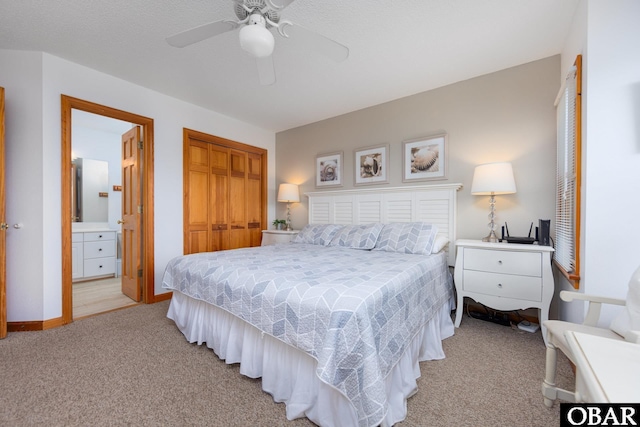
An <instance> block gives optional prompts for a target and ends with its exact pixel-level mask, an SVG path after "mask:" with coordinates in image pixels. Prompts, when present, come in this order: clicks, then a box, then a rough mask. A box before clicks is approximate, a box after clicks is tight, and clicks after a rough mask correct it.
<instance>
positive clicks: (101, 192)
mask: <svg viewBox="0 0 640 427" xmlns="http://www.w3.org/2000/svg"><path fill="white" fill-rule="evenodd" d="M71 171H72V173H71V180H72V182H71V200H72V203H71V204H72V209H71V210H72V212H71V217H72V220H73V221H74V222H107V221H108V219H109V163H108V162H106V161H104V160H93V159H81V158H79V159H75V160H73V162H72V165H71Z"/></svg>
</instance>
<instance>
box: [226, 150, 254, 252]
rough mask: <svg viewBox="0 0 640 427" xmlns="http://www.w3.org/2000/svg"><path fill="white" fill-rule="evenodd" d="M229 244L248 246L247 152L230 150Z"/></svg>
mask: <svg viewBox="0 0 640 427" xmlns="http://www.w3.org/2000/svg"><path fill="white" fill-rule="evenodd" d="M229 172H230V174H229V175H230V177H229V224H230V226H231V230H230V232H229V246H230V247H231V249H236V248H244V247H247V246H250V243H251V242H250V240H249V233H248V228H247V153H246V152H243V151H238V150H231V161H230V162H229Z"/></svg>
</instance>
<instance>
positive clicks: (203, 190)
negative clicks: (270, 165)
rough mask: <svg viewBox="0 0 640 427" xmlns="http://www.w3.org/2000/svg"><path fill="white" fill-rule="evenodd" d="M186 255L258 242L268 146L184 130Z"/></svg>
mask: <svg viewBox="0 0 640 427" xmlns="http://www.w3.org/2000/svg"><path fill="white" fill-rule="evenodd" d="M183 147H184V149H183V156H184V163H183V168H184V169H183V170H184V173H183V178H184V253H185V254H190V253H197V252H204V251H219V250H225V249H235V248H242V247H247V246H259V245H260V242H261V240H262V230H263V229H264V228H266V200H267V198H266V160H267V158H266V150H264V149H261V148H257V147H252V146H249V145H245V144H241V143H238V142H235V141H230V140H226V139H223V138H219V137H215V136H212V135H207V134H203V133H200V132H196V131H192V130H189V129H185V131H184V145H183Z"/></svg>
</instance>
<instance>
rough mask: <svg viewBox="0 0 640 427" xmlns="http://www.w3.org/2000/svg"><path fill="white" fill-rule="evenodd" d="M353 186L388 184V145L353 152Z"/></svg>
mask: <svg viewBox="0 0 640 427" xmlns="http://www.w3.org/2000/svg"><path fill="white" fill-rule="evenodd" d="M354 157H355V166H354V168H353V170H354V171H355V178H356V181H355V185H366V184H379V183H384V182H389V144H385V145H379V146H376V147H366V148H360V149H357V150H354Z"/></svg>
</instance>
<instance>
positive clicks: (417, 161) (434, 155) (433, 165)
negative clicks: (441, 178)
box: [411, 145, 439, 173]
mask: <svg viewBox="0 0 640 427" xmlns="http://www.w3.org/2000/svg"><path fill="white" fill-rule="evenodd" d="M438 154H439V153H438V147H437V145H429V146H427V147H419V148H416V149H414V150H413V152H412V158H411V173H416V172H437V171H438Z"/></svg>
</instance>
